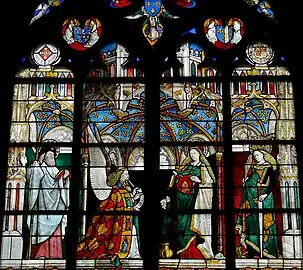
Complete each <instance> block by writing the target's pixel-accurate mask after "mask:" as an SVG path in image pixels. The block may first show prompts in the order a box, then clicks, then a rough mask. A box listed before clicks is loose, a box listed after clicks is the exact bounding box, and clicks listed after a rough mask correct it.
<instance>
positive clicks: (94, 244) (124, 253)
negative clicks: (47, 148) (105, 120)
mask: <svg viewBox="0 0 303 270" xmlns="http://www.w3.org/2000/svg"><path fill="white" fill-rule="evenodd" d="M88 139H89V142H95V143H96V142H98V140H97V139H96V138H95V136H94V134H93V132H92V130H91V129H90V128H89V127H88ZM109 150H110V149H109V148H107V151H106V150H105V149H104V148H102V149H101V148H98V147H90V148H89V157H90V159H89V161H90V169H89V170H90V183H91V186H92V189H93V191H94V194H95V196H96V197H97V198H98V200H99V203H98V206H97V210H98V211H100V212H103V213H105V212H108V215H95V216H93V218H92V220H91V222H90V224H89V226H88V229H87V233H86V235H85V237H84V239H83V240H82V241H81V242H80V243H79V244H78V248H77V257H78V258H79V259H109V260H110V262H111V264H112V266H113V267H114V268H115V269H120V268H121V267H122V264H121V262H120V259H127V258H141V256H140V253H139V227H138V216H137V215H133V211H139V210H140V208H141V206H142V205H143V203H144V195H143V192H142V190H141V188H139V187H135V186H134V185H133V184H132V183H131V182H130V180H129V173H128V169H127V168H125V167H122V166H121V167H118V169H117V170H116V171H114V172H111V173H109V174H107V168H109V166H108V165H109V162H108V156H109ZM118 162H119V163H120V162H121V163H122V158H121V159H118ZM118 165H120V164H118ZM113 211H115V213H113ZM119 211H121V215H119V214H118V215H117V212H119ZM128 213H129V214H128Z"/></svg>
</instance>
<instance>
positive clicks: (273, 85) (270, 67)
mask: <svg viewBox="0 0 303 270" xmlns="http://www.w3.org/2000/svg"><path fill="white" fill-rule="evenodd" d="M246 53H247V60H248V62H249V63H250V64H251V65H250V66H248V65H247V66H243V67H241V68H236V69H235V70H234V73H233V75H234V76H240V77H241V76H243V77H244V76H255V75H264V76H276V78H277V80H275V81H269V80H262V81H261V80H247V81H241V80H240V81H239V82H235V83H233V84H232V87H231V92H230V95H231V103H232V110H231V112H232V113H231V117H232V136H233V138H232V139H233V146H232V152H233V163H234V164H235V166H234V168H233V175H234V186H235V191H234V207H235V209H236V213H235V215H234V222H235V241H236V257H237V259H236V265H237V267H238V268H245V267H248V266H249V267H256V266H255V265H256V263H257V264H258V265H260V264H261V265H262V264H263V263H265V262H266V263H267V264H268V266H267V267H273V268H279V269H283V268H289V267H291V265H292V267H299V268H301V267H302V266H301V263H302V261H301V259H302V239H301V236H300V234H301V217H300V215H299V214H298V213H297V212H296V211H297V210H298V206H299V193H298V188H297V187H298V172H297V159H296V157H297V153H296V147H295V145H294V144H293V141H294V139H295V138H296V134H295V124H294V119H295V115H294V100H293V89H292V84H291V83H290V82H287V81H286V82H285V81H283V80H279V79H278V76H283V75H284V76H287V75H289V72H288V71H287V69H285V68H284V67H280V66H275V65H274V64H273V62H272V61H273V58H274V50H273V49H272V48H271V47H270V46H268V44H263V43H258V42H257V43H254V44H251V45H250V46H248V47H247V50H246ZM282 140H283V142H282ZM283 258H284V259H285V260H283ZM249 261H250V262H251V263H248V262H249ZM250 265H251V266H250Z"/></svg>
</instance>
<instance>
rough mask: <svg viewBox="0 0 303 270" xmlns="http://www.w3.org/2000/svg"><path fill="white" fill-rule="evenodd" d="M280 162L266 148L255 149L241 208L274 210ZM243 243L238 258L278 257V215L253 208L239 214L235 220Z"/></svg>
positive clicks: (245, 180) (245, 183)
mask: <svg viewBox="0 0 303 270" xmlns="http://www.w3.org/2000/svg"><path fill="white" fill-rule="evenodd" d="M276 170H277V163H276V161H275V159H274V157H273V156H272V155H271V154H269V153H268V152H266V151H264V150H255V151H254V152H253V162H252V164H251V166H250V169H249V171H248V173H247V175H246V177H245V178H244V183H243V191H242V198H241V203H240V208H241V209H246V210H247V209H249V210H250V209H255V210H257V209H259V210H263V209H274V208H275V202H274V197H273V193H272V189H273V186H274V184H275V181H276ZM236 230H237V231H238V232H239V235H240V244H241V246H240V247H238V248H237V253H238V257H241V258H253V257H256V256H258V257H266V258H275V257H277V256H278V239H277V224H276V216H275V214H273V213H267V212H264V213H263V212H261V211H260V213H257V212H255V211H250V212H249V215H248V214H247V212H243V213H240V214H239V215H238V218H237V222H236Z"/></svg>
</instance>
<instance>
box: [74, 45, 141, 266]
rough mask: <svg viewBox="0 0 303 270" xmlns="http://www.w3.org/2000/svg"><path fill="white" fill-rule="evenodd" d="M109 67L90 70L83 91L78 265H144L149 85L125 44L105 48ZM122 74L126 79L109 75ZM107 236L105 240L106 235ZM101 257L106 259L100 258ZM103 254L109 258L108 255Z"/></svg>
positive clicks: (103, 50)
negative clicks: (131, 63)
mask: <svg viewBox="0 0 303 270" xmlns="http://www.w3.org/2000/svg"><path fill="white" fill-rule="evenodd" d="M101 59H102V61H103V63H104V64H105V67H104V68H101V69H93V70H91V71H90V73H89V76H88V80H89V79H90V78H100V79H101V80H100V83H89V82H87V83H85V84H84V87H83V97H82V102H83V103H82V108H83V111H82V119H83V130H82V142H83V147H82V148H81V154H82V160H83V162H82V164H83V165H82V166H83V168H82V176H81V178H82V182H81V190H80V192H79V197H80V201H79V209H80V211H81V212H83V215H82V216H81V217H80V220H79V228H78V245H77V267H78V268H79V269H82V267H87V266H91V267H95V266H96V265H98V266H99V267H101V268H102V269H106V268H108V267H116V268H119V267H122V265H123V266H124V265H128V267H129V268H130V269H136V268H140V267H142V265H143V261H142V258H141V252H140V246H141V239H140V232H141V231H142V228H141V225H140V223H141V217H140V209H141V207H142V206H143V203H144V193H143V191H144V181H143V178H142V175H143V173H144V148H143V147H142V146H143V143H144V141H145V126H144V124H145V115H144V114H145V87H144V83H142V80H141V82H140V80H138V81H129V82H128V81H127V78H128V77H131V78H132V79H134V78H133V77H135V78H137V76H138V77H140V76H142V75H143V74H142V72H140V70H138V69H134V68H132V69H130V68H127V67H125V66H124V64H125V63H126V62H127V61H128V52H127V50H126V48H125V47H123V46H122V45H120V44H117V43H110V44H108V45H106V46H105V47H103V48H102V49H101ZM109 77H110V78H115V77H120V78H121V77H122V78H124V79H126V81H125V82H123V83H108V82H106V81H104V80H102V78H103V79H105V80H106V79H107V78H109ZM97 239H98V240H97ZM101 239H102V240H101ZM100 259H101V261H100ZM102 259H103V260H102Z"/></svg>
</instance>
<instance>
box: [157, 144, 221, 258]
mask: <svg viewBox="0 0 303 270" xmlns="http://www.w3.org/2000/svg"><path fill="white" fill-rule="evenodd" d="M173 173H174V175H173V176H172V178H171V182H170V184H169V188H168V192H169V194H170V196H167V197H166V199H163V200H162V201H161V205H162V208H164V209H175V211H177V212H179V213H180V214H178V215H177V220H175V222H174V220H172V219H173V218H172V216H166V217H165V219H164V225H163V229H162V234H163V241H169V239H167V238H168V237H167V236H168V234H169V231H170V230H173V231H175V232H176V233H175V237H176V239H175V241H174V243H175V245H176V253H177V254H178V257H180V258H191V259H211V258H214V254H213V250H212V245H211V233H212V226H211V214H208V213H205V214H201V213H199V214H198V213H197V214H193V210H195V209H211V208H212V198H213V183H214V182H215V176H214V173H213V171H212V168H211V166H210V164H209V162H208V160H207V159H206V157H205V155H204V154H203V152H202V150H201V149H200V148H199V147H192V148H190V149H189V153H187V156H186V158H185V159H184V161H183V162H182V165H181V166H176V169H175V170H174V171H173Z"/></svg>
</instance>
